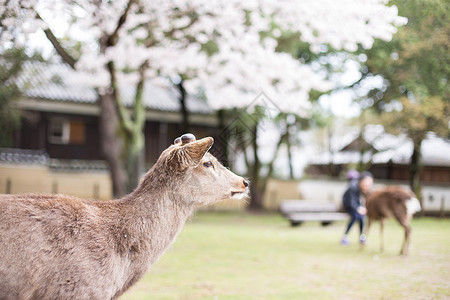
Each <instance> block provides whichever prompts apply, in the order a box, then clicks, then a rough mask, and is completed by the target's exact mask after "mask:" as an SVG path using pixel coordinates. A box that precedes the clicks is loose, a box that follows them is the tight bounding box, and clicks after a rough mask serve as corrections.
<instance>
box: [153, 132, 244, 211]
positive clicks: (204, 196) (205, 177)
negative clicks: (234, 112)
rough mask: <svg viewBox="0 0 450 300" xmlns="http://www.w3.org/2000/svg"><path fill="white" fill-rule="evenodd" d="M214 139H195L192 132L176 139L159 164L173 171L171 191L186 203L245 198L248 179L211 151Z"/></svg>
mask: <svg viewBox="0 0 450 300" xmlns="http://www.w3.org/2000/svg"><path fill="white" fill-rule="evenodd" d="M213 143H214V139H213V138H212V137H206V138H203V139H200V140H196V138H195V136H194V135H192V134H184V135H182V136H181V137H179V138H177V139H175V142H174V145H172V146H170V147H169V148H168V149H166V150H165V151H164V152H163V153H162V154H161V156H160V158H159V160H158V162H157V164H163V165H164V166H165V168H164V169H166V170H167V171H168V172H170V173H171V176H170V178H171V179H170V180H172V182H171V186H172V189H171V193H172V195H173V196H174V197H177V198H180V196H179V195H182V196H181V198H182V199H179V200H181V201H184V203H185V204H188V205H193V206H203V205H207V204H212V203H215V202H218V201H220V200H224V199H230V198H234V199H243V198H244V197H245V196H247V194H248V185H249V183H248V181H247V180H245V179H244V178H242V177H240V176H238V175H236V174H234V173H233V172H231V171H230V170H228V169H227V168H225V167H224V166H223V165H222V164H221V163H220V162H219V161H218V160H217V159H216V158H215V157H214V156H213V155H212V154H210V153H208V150H209V149H210V148H211V147H212V145H213Z"/></svg>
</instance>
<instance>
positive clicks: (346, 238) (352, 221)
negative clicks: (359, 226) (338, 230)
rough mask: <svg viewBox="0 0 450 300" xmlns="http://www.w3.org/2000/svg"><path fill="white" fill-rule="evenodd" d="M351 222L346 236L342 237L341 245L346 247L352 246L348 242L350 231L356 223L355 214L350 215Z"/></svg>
mask: <svg viewBox="0 0 450 300" xmlns="http://www.w3.org/2000/svg"><path fill="white" fill-rule="evenodd" d="M350 217H351V218H350V221H349V223H348V225H347V229H346V230H345V234H344V236H343V237H342V239H341V245H344V246H348V245H350V241H349V240H348V236H347V235H348V232H349V231H350V229H351V228H352V226H353V223H355V219H356V218H355V214H354V213H353V214H350Z"/></svg>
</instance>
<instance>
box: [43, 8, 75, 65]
mask: <svg viewBox="0 0 450 300" xmlns="http://www.w3.org/2000/svg"><path fill="white" fill-rule="evenodd" d="M36 18H38V19H40V20H42V21H44V20H43V19H42V18H41V16H40V15H39V14H38V13H37V12H36ZM44 33H45V35H46V36H47V39H48V40H49V41H50V42H51V43H52V45H53V47H54V48H55V50H56V53H58V54H59V56H60V57H61V58H62V59H63V61H64V62H65V63H67V64H68V65H69V66H71V67H72V69H75V64H76V63H77V60H76V59H75V58H73V57H72V56H71V55H70V54H69V53H68V52H67V51H66V50H65V49H64V48H63V47H62V45H61V43H60V42H59V41H58V39H57V38H56V36H55V35H54V34H53V32H52V31H51V30H50V29H49V28H47V29H44Z"/></svg>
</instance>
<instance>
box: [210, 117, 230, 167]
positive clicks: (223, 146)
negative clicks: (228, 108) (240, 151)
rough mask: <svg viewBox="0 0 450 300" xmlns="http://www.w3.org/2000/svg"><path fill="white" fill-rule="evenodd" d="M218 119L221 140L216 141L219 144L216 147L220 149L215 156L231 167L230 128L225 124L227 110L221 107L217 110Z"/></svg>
mask: <svg viewBox="0 0 450 300" xmlns="http://www.w3.org/2000/svg"><path fill="white" fill-rule="evenodd" d="M217 119H218V121H219V140H218V141H216V143H217V146H216V147H215V149H220V150H219V151H216V152H215V153H214V154H215V156H216V157H217V158H218V159H219V160H220V161H221V162H222V164H223V165H224V166H225V167H230V162H229V157H228V151H229V145H228V143H229V139H228V136H229V130H228V128H226V126H225V110H223V109H220V110H218V111H217Z"/></svg>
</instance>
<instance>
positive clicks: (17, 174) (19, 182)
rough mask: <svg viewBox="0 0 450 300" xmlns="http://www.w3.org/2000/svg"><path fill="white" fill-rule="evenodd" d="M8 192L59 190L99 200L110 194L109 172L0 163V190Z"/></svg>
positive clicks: (50, 191) (59, 191)
mask: <svg viewBox="0 0 450 300" xmlns="http://www.w3.org/2000/svg"><path fill="white" fill-rule="evenodd" d="M8 186H9V187H8ZM8 188H9V191H7V189H8ZM7 192H9V193H11V194H22V193H61V194H68V195H73V196H77V197H80V198H97V199H102V200H105V199H111V197H112V196H111V181H110V179H109V175H108V172H101V171H100V172H60V171H51V170H49V168H48V167H47V166H33V165H20V164H0V193H1V194H4V193H7Z"/></svg>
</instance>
